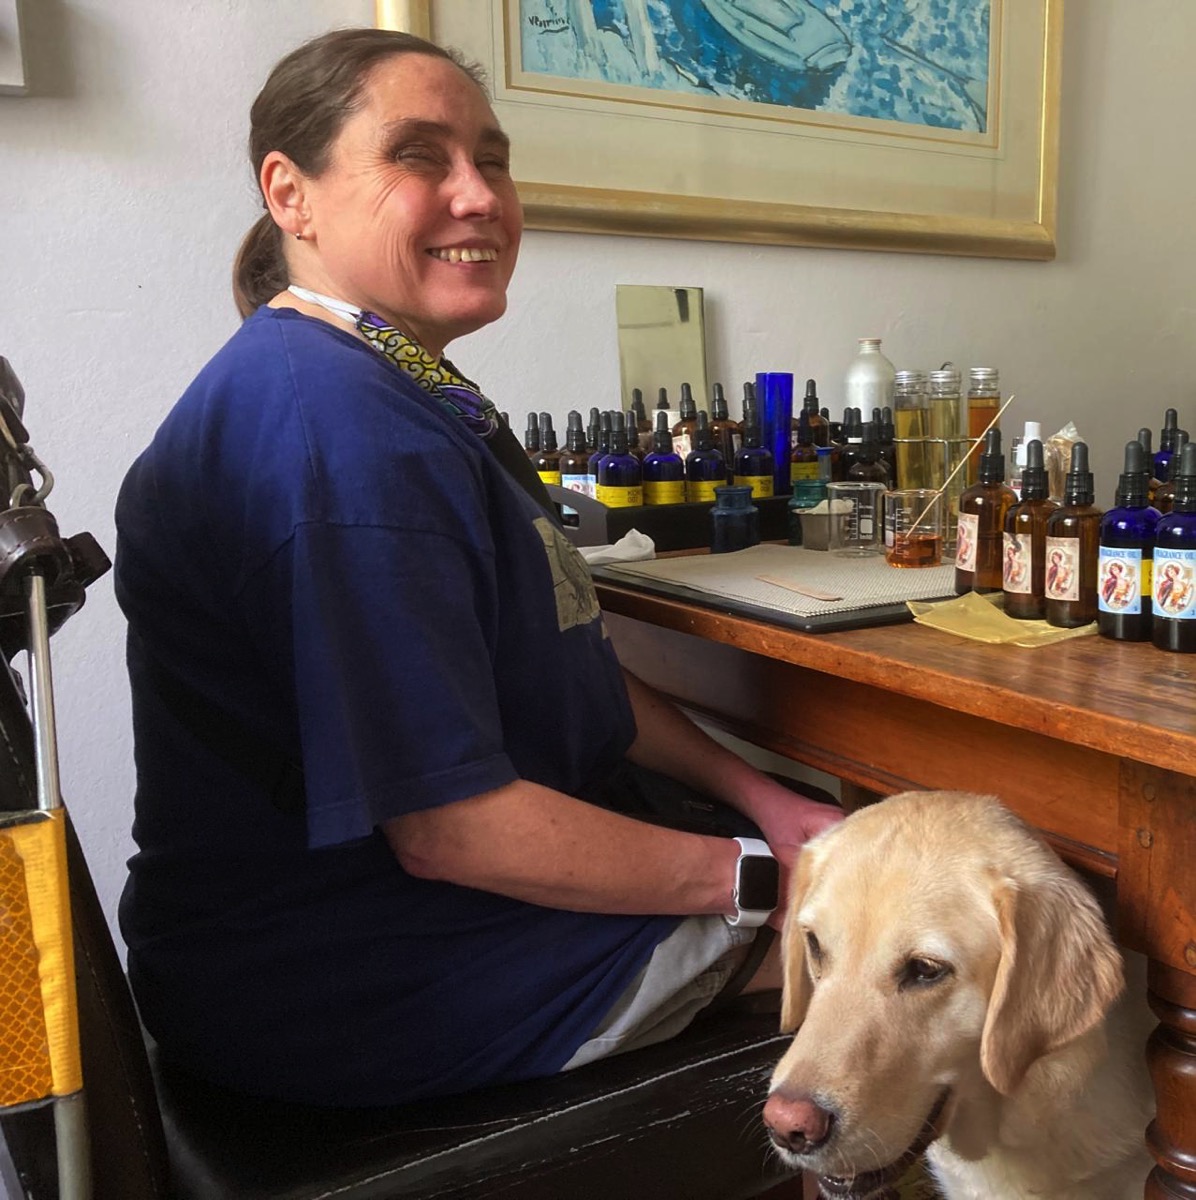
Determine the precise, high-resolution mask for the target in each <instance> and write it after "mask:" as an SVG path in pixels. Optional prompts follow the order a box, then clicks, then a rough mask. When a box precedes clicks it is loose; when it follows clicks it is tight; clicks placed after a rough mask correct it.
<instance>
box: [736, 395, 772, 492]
mask: <svg viewBox="0 0 1196 1200" xmlns="http://www.w3.org/2000/svg"><path fill="white" fill-rule="evenodd" d="M732 478H733V479H734V481H735V483H736V484H738V485H739V486H741V487H749V488H751V489H752V498H753V499H755V498H757V497H765V496H771V495H772V494H773V461H772V451H771V450H769V449H768V447H767V446H765V445H763V444H762V440H761V434H760V418H759V417H758V416H757V415H756V408H755V405H753V406H752V407H751V408H749V409H748V411H747V415H746V416H745V417H744V419H743V443H742V445H741V446H740V447H739V453H738V454H736V455H735V469H734V472H733V475H732Z"/></svg>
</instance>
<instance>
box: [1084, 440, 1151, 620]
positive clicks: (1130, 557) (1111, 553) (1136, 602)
mask: <svg viewBox="0 0 1196 1200" xmlns="http://www.w3.org/2000/svg"><path fill="white" fill-rule="evenodd" d="M1149 493H1150V460H1149V459H1148V458H1147V456H1146V450H1145V448H1144V447H1143V445H1142V443H1141V442H1139V441H1138V440H1137V439H1135V440H1134V441H1132V442H1126V444H1125V462H1124V469H1123V470H1122V473H1121V478H1120V479H1119V480H1118V482H1117V497H1118V502H1117V507H1116V508H1111V509H1109V511H1108V512H1107V513H1105V515H1104V516H1103V517H1102V518H1101V522H1100V554H1099V559H1098V562H1097V576H1096V579H1097V584H1096V586H1097V597H1096V603H1097V613H1096V624H1097V629H1098V630H1099V632H1100V634H1101V636H1102V637H1107V638H1114V639H1116V640H1117V641H1121V642H1144V641H1147V640H1148V639H1149V638H1150V629H1151V565H1152V560H1153V557H1154V535H1155V526H1156V525H1158V523H1159V518H1160V517H1161V516H1162V514H1161V513H1160V512H1159V510H1158V509H1157V508H1153V507H1152V506H1151V504H1150V502H1149Z"/></svg>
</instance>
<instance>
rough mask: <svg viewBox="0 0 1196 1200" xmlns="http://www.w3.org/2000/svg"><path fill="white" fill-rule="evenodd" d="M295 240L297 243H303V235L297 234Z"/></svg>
mask: <svg viewBox="0 0 1196 1200" xmlns="http://www.w3.org/2000/svg"><path fill="white" fill-rule="evenodd" d="M295 240H296V241H297V242H301V241H303V234H301V233H297V234H295Z"/></svg>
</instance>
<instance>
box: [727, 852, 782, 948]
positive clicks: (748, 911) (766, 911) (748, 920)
mask: <svg viewBox="0 0 1196 1200" xmlns="http://www.w3.org/2000/svg"><path fill="white" fill-rule="evenodd" d="M735 841H736V842H738V843H739V857H740V858H741V859H742V858H774V857H776V856H775V855H774V854H773V852H772V851H771V850H770V849H769V848H768V843H767V842H765V841H761V839H760V838H750V837H737V838H736V839H735ZM736 876H737V877H736V886H735V892H734V895H733V897H732V898H733V899H734V901H735V915H734V916H729V917H727V918H726V920H727V924H728V925H730V926H732V927H734V928H740V929H758V928H759V927H760V926H761V925H763V924H764V922H765V921H767V920H768V918H769V917H771V916H772V914H773V910H772V909H771V908H740V906H739V881H738V865H737V866H736Z"/></svg>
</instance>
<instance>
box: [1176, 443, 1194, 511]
mask: <svg viewBox="0 0 1196 1200" xmlns="http://www.w3.org/2000/svg"><path fill="white" fill-rule="evenodd" d="M1175 458H1176V461H1177V462H1178V463H1179V470H1178V472H1177V473H1176V475H1175V503H1174V504H1173V505H1172V506H1171V511H1172V512H1196V442H1185V443H1184V448H1183V449H1182V450H1181V451H1180V452H1179V453H1178V454H1177V455H1176V456H1175Z"/></svg>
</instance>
